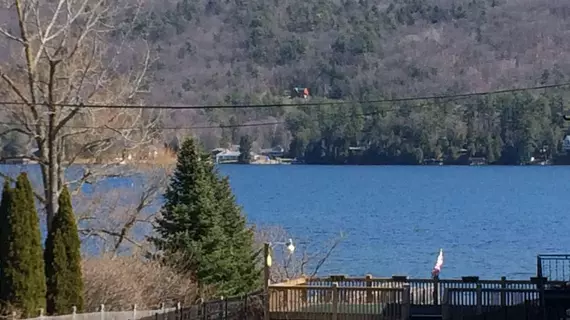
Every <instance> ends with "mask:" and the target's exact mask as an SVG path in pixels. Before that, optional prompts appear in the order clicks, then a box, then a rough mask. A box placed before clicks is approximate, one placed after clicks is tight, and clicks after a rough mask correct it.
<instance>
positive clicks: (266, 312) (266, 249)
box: [246, 242, 271, 320]
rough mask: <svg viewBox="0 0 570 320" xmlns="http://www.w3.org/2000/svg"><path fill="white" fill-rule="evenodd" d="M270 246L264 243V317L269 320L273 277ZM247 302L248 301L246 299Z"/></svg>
mask: <svg viewBox="0 0 570 320" xmlns="http://www.w3.org/2000/svg"><path fill="white" fill-rule="evenodd" d="M270 249H271V248H270V247H269V243H267V242H266V243H264V244H263V295H264V296H265V299H263V319H264V320H269V318H270V317H269V303H270V302H269V297H270V295H269V279H270V277H271V270H270V265H269V261H270V260H269V259H270V258H269V257H270V254H271V252H270ZM246 303H247V301H246Z"/></svg>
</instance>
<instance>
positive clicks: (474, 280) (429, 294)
mask: <svg viewBox="0 0 570 320" xmlns="http://www.w3.org/2000/svg"><path fill="white" fill-rule="evenodd" d="M540 280H541V279H540V278H536V277H533V278H530V279H529V280H507V278H506V277H502V278H501V279H500V280H481V279H479V278H478V277H462V278H461V279H409V278H407V277H402V276H393V277H390V278H373V277H372V276H370V275H368V276H366V277H360V278H348V277H344V276H331V277H327V278H305V279H296V280H294V283H295V285H296V286H302V287H331V286H332V284H333V283H336V284H337V286H338V287H339V288H348V287H350V288H390V289H396V288H403V287H404V285H408V286H409V288H410V299H411V300H410V303H411V304H414V305H434V304H435V305H438V304H441V301H442V299H443V294H444V291H445V289H473V290H474V289H476V288H477V287H478V286H480V287H481V289H513V290H535V289H539V285H540V284H541V283H543V282H541V281H540ZM542 281H546V280H545V279H542ZM549 283H550V284H553V283H557V282H549Z"/></svg>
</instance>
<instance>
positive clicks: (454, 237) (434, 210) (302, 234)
mask: <svg viewBox="0 0 570 320" xmlns="http://www.w3.org/2000/svg"><path fill="white" fill-rule="evenodd" d="M221 171H222V173H224V174H227V175H229V177H230V179H231V184H232V187H233V188H234V190H235V193H236V196H237V199H238V201H239V203H240V204H241V205H242V206H243V207H244V209H245V212H246V213H247V216H248V218H249V219H250V221H251V222H253V223H256V224H265V225H280V226H283V227H284V228H286V229H287V230H288V231H289V232H291V233H292V234H293V235H294V236H295V237H298V238H299V239H302V240H303V241H305V242H306V243H307V245H310V244H311V243H313V244H314V243H317V244H318V243H324V242H325V241H328V240H330V239H331V238H333V237H335V236H336V235H338V234H339V232H341V231H342V232H344V233H345V238H344V240H343V241H342V243H341V244H340V246H339V247H338V249H337V251H335V253H334V255H333V256H332V257H331V258H330V260H329V261H328V263H327V265H325V267H324V268H323V269H321V273H326V274H328V273H334V274H348V275H364V274H367V273H371V274H373V275H375V276H391V275H393V274H399V275H409V276H413V277H429V275H430V272H431V269H432V267H433V265H434V263H435V260H436V257H437V252H438V250H439V248H443V249H444V253H445V265H444V268H443V270H442V274H441V277H443V278H449V277H460V276H466V275H478V276H480V277H482V278H488V279H495V278H499V277H500V276H503V275H505V276H507V277H508V278H519V279H520V278H526V279H528V277H530V276H533V275H534V274H535V272H536V255H537V254H539V253H566V252H569V251H570V233H569V232H568V230H570V219H568V215H569V210H568V209H569V206H568V204H569V202H566V201H567V200H569V197H568V196H569V195H570V167H567V166H562V167H536V166H528V167H490V166H488V167H449V166H442V167H431V166H422V167H420V166H374V167H372V166H232V165H226V166H222V167H221Z"/></svg>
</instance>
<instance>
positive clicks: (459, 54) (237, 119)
mask: <svg viewBox="0 0 570 320" xmlns="http://www.w3.org/2000/svg"><path fill="white" fill-rule="evenodd" d="M143 4H144V5H143V6H142V10H141V11H136V12H125V14H124V15H123V18H122V19H123V20H124V21H122V24H121V25H124V26H125V28H127V27H128V28H130V27H131V24H129V23H127V22H128V21H131V20H132V21H135V20H136V24H135V26H134V29H132V32H131V33H130V38H131V40H132V41H133V43H134V42H136V41H139V40H140V39H146V40H147V41H148V43H149V44H150V47H151V48H152V49H153V53H154V56H153V57H155V59H153V64H152V78H151V81H150V82H149V89H150V94H148V95H146V96H145V98H144V99H145V102H147V103H149V104H150V103H155V104H192V105H196V104H257V103H268V102H271V103H291V102H293V101H292V100H291V99H290V98H289V96H288V95H289V92H290V90H291V88H292V87H295V86H300V87H308V88H310V91H311V99H312V101H314V100H318V101H321V100H322V101H326V100H327V99H331V100H366V99H380V98H393V97H404V96H418V95H432V94H454V93H463V92H479V91H488V90H496V89H504V88H513V87H527V86H535V85H543V84H552V83H560V82H565V81H567V79H568V75H569V74H570V41H568V36H569V31H570V19H569V18H570V2H566V1H551V0H360V1H358V0H333V1H329V0H303V1H301V0H280V1H271V0H223V1H216V0H167V1H161V2H154V1H148V0H146V1H144V2H143ZM135 16H136V19H135ZM125 59H126V60H128V57H125ZM563 93H564V90H556V91H555V90H549V91H546V92H541V91H539V92H530V93H528V94H517V95H503V96H498V97H489V98H481V99H464V100H458V101H442V102H440V103H437V104H435V105H433V104H432V105H429V106H417V105H410V104H407V105H404V104H392V105H385V104H384V105H358V106H357V105H354V106H345V107H342V108H341V107H328V108H327V107H321V108H308V107H307V108H302V109H301V108H299V109H297V108H272V109H240V110H236V109H224V110H210V111H196V110H194V111H176V112H171V113H169V114H166V115H164V119H163V121H162V125H163V126H164V127H193V126H197V125H209V124H236V123H238V124H240V123H252V122H267V121H273V120H275V121H281V120H286V121H287V122H286V124H285V125H274V126H260V127H246V128H240V129H239V130H228V131H229V132H222V130H220V129H207V130H206V129H201V130H195V131H194V133H195V134H196V135H198V136H199V137H200V138H201V139H202V141H203V142H204V143H205V144H206V145H207V146H209V147H214V146H217V145H218V144H219V140H220V138H221V137H222V136H231V139H232V140H233V142H238V140H239V137H240V136H241V135H243V134H250V135H252V136H253V137H254V138H255V139H256V145H257V146H258V147H270V146H271V145H276V144H279V145H283V146H284V147H289V146H290V143H291V142H292V145H291V147H292V148H291V151H292V152H291V153H292V154H291V155H292V156H295V157H299V158H303V157H305V156H307V160H308V162H317V163H331V162H333V163H346V162H356V163H418V162H421V160H422V159H424V158H446V159H456V158H457V157H458V152H459V150H461V149H467V150H469V155H471V156H485V157H487V158H489V160H491V161H499V162H503V163H518V162H520V161H525V160H526V159H528V158H530V157H531V156H533V155H536V153H537V152H539V151H540V150H541V149H544V148H543V147H547V148H548V149H549V152H548V153H549V155H550V154H555V153H557V150H558V149H559V141H560V139H561V138H562V137H563V131H564V130H565V129H564V128H563V123H562V122H561V121H560V117H559V116H560V114H561V113H562V112H563V105H564V101H565V97H564V94H563ZM385 108H388V110H387V111H384V112H381V111H382V110H384V109H385ZM381 109H382V110H381ZM363 114H364V115H368V116H364V115H363ZM232 131H233V132H232ZM164 134H165V139H166V140H168V139H170V138H172V136H174V135H176V134H178V135H180V134H182V133H181V132H180V131H178V133H177V132H176V130H164ZM350 146H353V147H356V146H358V147H363V148H366V149H367V151H365V152H364V153H363V154H359V155H354V154H352V155H351V153H350V152H349V149H348V148H349V147H350ZM539 153H540V152H539ZM543 154H544V152H543Z"/></svg>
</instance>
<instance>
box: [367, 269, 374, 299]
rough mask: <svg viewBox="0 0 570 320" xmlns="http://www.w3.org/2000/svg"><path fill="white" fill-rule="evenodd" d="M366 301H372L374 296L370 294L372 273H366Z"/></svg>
mask: <svg viewBox="0 0 570 320" xmlns="http://www.w3.org/2000/svg"><path fill="white" fill-rule="evenodd" d="M365 281H366V303H372V301H374V296H373V294H372V275H371V274H367V275H366V280H365Z"/></svg>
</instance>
